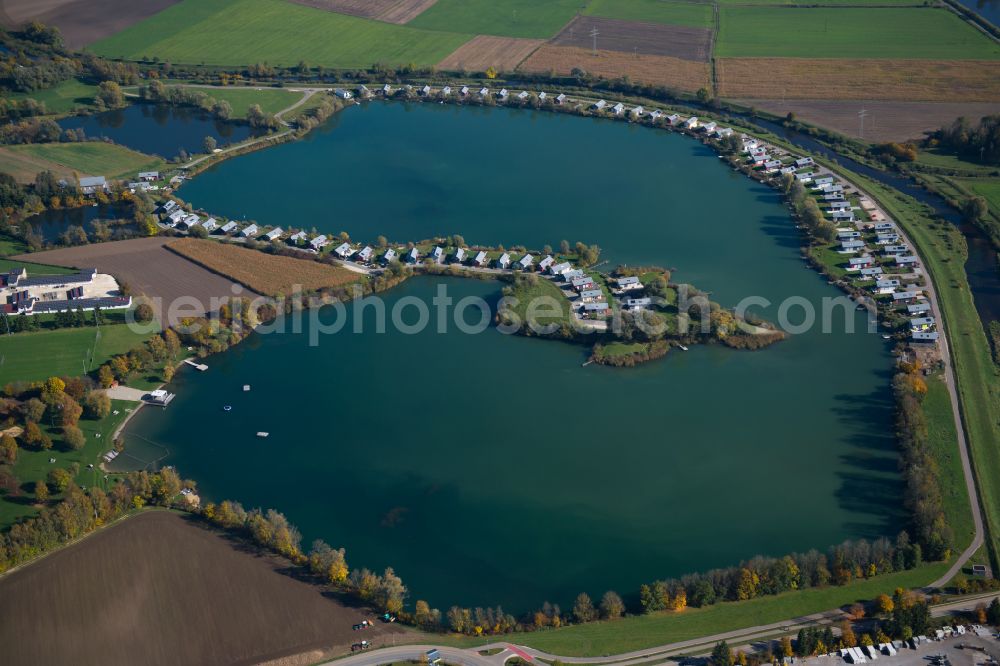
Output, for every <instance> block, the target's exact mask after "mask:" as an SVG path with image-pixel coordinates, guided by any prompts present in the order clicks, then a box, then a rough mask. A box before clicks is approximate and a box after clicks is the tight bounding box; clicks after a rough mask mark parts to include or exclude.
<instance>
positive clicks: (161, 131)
mask: <svg viewBox="0 0 1000 666" xmlns="http://www.w3.org/2000/svg"><path fill="white" fill-rule="evenodd" d="M59 126H60V127H62V128H63V129H64V130H66V129H74V130H79V129H82V130H83V131H84V132H85V133H86V135H87V137H89V138H92V139H94V138H100V137H105V138H108V139H111V140H112V141H114V142H115V143H117V144H120V145H122V146H127V147H129V148H132V149H133V150H138V151H140V152H143V153H148V154H150V155H159V156H160V157H164V158H167V159H172V158H174V157H176V156H177V155H178V154H180V151H181V149H183V150H185V151H187V152H188V153H201V152H203V151H204V148H203V147H202V144H203V143H204V141H205V137H206V136H211V137H212V138H214V139H215V140H216V142H217V143H218V145H219V146H220V147H222V146H225V145H226V144H229V143H237V142H239V141H243V140H244V139H247V138H249V137H250V136H251V135H252V133H253V130H251V128H250V126H249V125H246V124H244V123H235V122H223V121H220V120H216V119H215V118H213V117H212V116H211V114H208V113H205V112H203V111H200V110H198V109H193V108H188V107H172V106H164V105H157V104H142V103H136V104H131V105H129V106H127V107H125V108H123V109H115V110H114V111H105V112H103V113H96V114H93V115H89V116H70V117H68V118H64V119H62V120H60V121H59Z"/></svg>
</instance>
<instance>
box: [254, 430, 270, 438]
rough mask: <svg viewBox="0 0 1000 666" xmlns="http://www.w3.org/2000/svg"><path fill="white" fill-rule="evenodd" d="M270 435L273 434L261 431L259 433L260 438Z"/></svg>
mask: <svg viewBox="0 0 1000 666" xmlns="http://www.w3.org/2000/svg"><path fill="white" fill-rule="evenodd" d="M270 434H271V433H269V432H264V431H263V430H261V431H260V432H258V433H257V436H258V437H267V436H268V435H270Z"/></svg>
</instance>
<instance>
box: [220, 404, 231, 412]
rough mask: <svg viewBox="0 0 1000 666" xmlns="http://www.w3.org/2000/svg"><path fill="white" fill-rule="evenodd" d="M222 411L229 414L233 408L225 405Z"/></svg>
mask: <svg viewBox="0 0 1000 666" xmlns="http://www.w3.org/2000/svg"><path fill="white" fill-rule="evenodd" d="M222 409H223V411H227V412H231V411H233V406H232V405H226V406H225V407H223V408H222Z"/></svg>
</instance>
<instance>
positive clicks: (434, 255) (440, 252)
mask: <svg viewBox="0 0 1000 666" xmlns="http://www.w3.org/2000/svg"><path fill="white" fill-rule="evenodd" d="M431 259H433V260H434V261H435V263H438V264H440V263H441V262H442V261H444V248H443V247H441V246H440V245H436V246H434V249H433V250H431Z"/></svg>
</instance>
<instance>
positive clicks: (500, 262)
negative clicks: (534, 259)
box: [497, 252, 510, 268]
mask: <svg viewBox="0 0 1000 666" xmlns="http://www.w3.org/2000/svg"><path fill="white" fill-rule="evenodd" d="M497 268H510V255H509V254H507V253H506V252H504V253H503V254H501V255H500V258H499V259H497Z"/></svg>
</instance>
